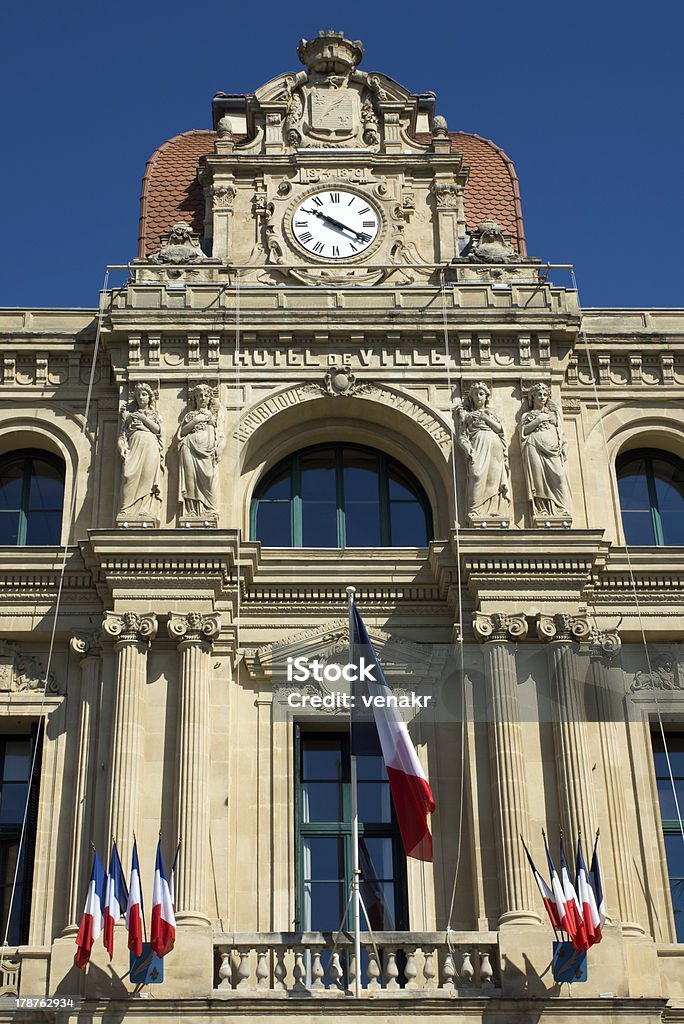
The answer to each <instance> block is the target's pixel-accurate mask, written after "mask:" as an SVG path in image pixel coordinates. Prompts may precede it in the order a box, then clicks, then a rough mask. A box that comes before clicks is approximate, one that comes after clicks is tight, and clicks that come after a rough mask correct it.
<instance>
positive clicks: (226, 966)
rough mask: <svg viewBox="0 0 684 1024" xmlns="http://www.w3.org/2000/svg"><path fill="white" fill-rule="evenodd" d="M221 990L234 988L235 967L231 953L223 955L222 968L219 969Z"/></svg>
mask: <svg viewBox="0 0 684 1024" xmlns="http://www.w3.org/2000/svg"><path fill="white" fill-rule="evenodd" d="M218 976H219V986H218V987H219V988H232V987H233V984H232V978H233V965H232V963H231V962H230V953H229V952H228V953H226V952H223V953H221V966H220V967H219V972H218Z"/></svg>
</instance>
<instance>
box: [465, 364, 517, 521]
mask: <svg viewBox="0 0 684 1024" xmlns="http://www.w3.org/2000/svg"><path fill="white" fill-rule="evenodd" d="M490 395H491V392H490V390H489V388H488V387H487V385H486V384H484V383H483V382H482V381H474V382H473V383H472V384H471V385H470V388H469V389H468V394H467V395H466V397H465V398H464V399H463V402H462V403H461V404H460V406H459V408H458V443H459V445H460V446H461V448H462V449H463V451H464V452H465V453H466V456H467V458H468V486H467V506H468V520H469V521H470V523H471V524H475V523H476V522H478V521H479V520H483V519H484V520H488V519H490V518H491V519H504V518H506V517H507V516H508V493H509V491H508V447H507V445H506V437H505V435H504V428H503V424H502V423H501V420H500V419H499V416H498V415H497V413H496V412H495V411H494V410H493V409H490V408H489V398H490Z"/></svg>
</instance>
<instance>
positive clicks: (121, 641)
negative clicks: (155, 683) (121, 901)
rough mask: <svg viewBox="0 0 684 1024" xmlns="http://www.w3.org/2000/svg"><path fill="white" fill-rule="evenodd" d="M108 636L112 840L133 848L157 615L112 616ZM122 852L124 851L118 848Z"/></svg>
mask: <svg viewBox="0 0 684 1024" xmlns="http://www.w3.org/2000/svg"><path fill="white" fill-rule="evenodd" d="M103 630H104V632H105V634H106V635H107V636H109V637H111V638H112V639H113V640H114V641H115V643H114V652H115V655H116V702H115V706H114V726H113V741H112V775H111V789H110V798H109V836H108V837H107V839H108V841H109V838H110V837H115V838H116V839H117V840H119V841H120V843H122V844H124V843H127V844H130V846H132V844H133V830H134V829H135V828H136V826H139V825H140V820H139V815H138V806H139V803H140V797H141V793H142V791H143V734H144V728H143V703H144V697H145V682H146V680H147V653H148V651H149V647H150V641H151V640H152V639H153V638H154V637H155V636H156V634H157V619H156V617H155V616H154V615H152V614H146V615H138V614H136V613H135V612H125V613H124V614H123V615H115V614H114V612H107V614H106V617H105V620H104V623H103ZM119 852H121V846H120V847H119Z"/></svg>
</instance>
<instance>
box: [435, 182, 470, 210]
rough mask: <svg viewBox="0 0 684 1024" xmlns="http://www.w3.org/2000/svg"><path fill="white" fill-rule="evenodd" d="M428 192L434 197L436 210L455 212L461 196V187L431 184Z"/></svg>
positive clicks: (439, 183) (438, 183)
mask: <svg viewBox="0 0 684 1024" xmlns="http://www.w3.org/2000/svg"><path fill="white" fill-rule="evenodd" d="M430 191H431V192H432V194H433V196H434V197H435V202H436V203H437V209H438V210H456V209H457V208H458V205H459V201H460V198H461V196H462V195H463V186H462V185H453V184H448V183H441V182H433V183H432V184H431V185H430Z"/></svg>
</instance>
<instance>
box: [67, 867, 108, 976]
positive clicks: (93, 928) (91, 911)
mask: <svg viewBox="0 0 684 1024" xmlns="http://www.w3.org/2000/svg"><path fill="white" fill-rule="evenodd" d="M104 898H105V869H104V864H103V863H102V861H101V860H100V858H99V856H98V855H97V852H95V855H94V857H93V870H92V872H91V874H90V884H89V886H88V895H87V897H86V902H85V907H84V909H83V917H82V918H81V925H80V928H79V929H78V935H77V936H76V947H77V949H76V955H75V956H74V963H75V964H76V966H77V967H80V969H81V970H82V971H85V969H86V964H87V963H88V961H89V960H90V953H91V951H92V948H93V944H94V942H95V939H96V938H97V937H98V936H99V934H100V932H101V931H102V905H103V903H104Z"/></svg>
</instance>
